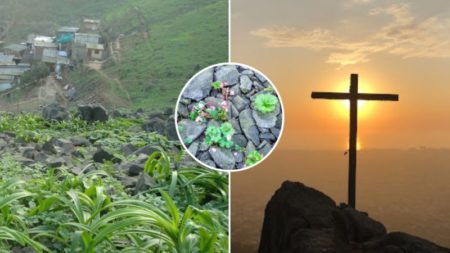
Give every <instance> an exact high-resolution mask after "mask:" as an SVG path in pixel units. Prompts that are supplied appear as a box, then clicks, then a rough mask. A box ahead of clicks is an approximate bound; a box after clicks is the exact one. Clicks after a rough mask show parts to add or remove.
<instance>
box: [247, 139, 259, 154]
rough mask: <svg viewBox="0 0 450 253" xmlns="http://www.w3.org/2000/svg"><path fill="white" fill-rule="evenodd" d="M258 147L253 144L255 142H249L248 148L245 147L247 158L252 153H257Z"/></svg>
mask: <svg viewBox="0 0 450 253" xmlns="http://www.w3.org/2000/svg"><path fill="white" fill-rule="evenodd" d="M255 150H256V147H255V145H254V144H253V142H251V141H249V142H248V143H247V147H245V156H248V154H250V153H251V152H252V151H255Z"/></svg>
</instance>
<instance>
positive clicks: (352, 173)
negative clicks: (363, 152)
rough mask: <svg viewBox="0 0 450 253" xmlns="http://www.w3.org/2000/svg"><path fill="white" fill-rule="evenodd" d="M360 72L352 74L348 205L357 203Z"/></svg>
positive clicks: (352, 205) (353, 205)
mask: <svg viewBox="0 0 450 253" xmlns="http://www.w3.org/2000/svg"><path fill="white" fill-rule="evenodd" d="M357 128H358V74H351V76H350V133H349V152H348V154H349V158H348V159H349V160H348V171H349V173H348V205H349V206H351V207H353V208H355V205H356V203H355V202H356V148H357V147H356V145H357V141H356V138H357V131H358V129H357Z"/></svg>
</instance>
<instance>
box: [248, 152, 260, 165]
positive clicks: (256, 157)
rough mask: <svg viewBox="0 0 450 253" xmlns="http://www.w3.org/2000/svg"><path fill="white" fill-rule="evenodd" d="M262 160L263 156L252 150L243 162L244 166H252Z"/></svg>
mask: <svg viewBox="0 0 450 253" xmlns="http://www.w3.org/2000/svg"><path fill="white" fill-rule="evenodd" d="M262 158H263V156H262V155H261V154H260V153H259V152H258V151H256V150H253V151H252V152H250V153H249V154H248V155H247V159H246V160H245V165H246V166H252V165H254V164H256V163H258V162H259V161H261V160H262Z"/></svg>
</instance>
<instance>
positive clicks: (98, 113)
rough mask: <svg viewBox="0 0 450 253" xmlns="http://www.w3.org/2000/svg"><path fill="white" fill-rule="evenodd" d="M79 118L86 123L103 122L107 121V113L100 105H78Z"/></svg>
mask: <svg viewBox="0 0 450 253" xmlns="http://www.w3.org/2000/svg"><path fill="white" fill-rule="evenodd" d="M78 113H79V115H80V118H81V119H83V120H85V121H87V122H96V121H98V122H105V121H107V120H108V112H107V111H106V109H105V108H104V107H103V106H102V105H100V104H89V105H78Z"/></svg>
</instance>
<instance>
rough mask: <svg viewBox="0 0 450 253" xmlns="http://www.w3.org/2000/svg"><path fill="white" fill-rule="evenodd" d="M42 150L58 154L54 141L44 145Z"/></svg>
mask: <svg viewBox="0 0 450 253" xmlns="http://www.w3.org/2000/svg"><path fill="white" fill-rule="evenodd" d="M42 150H43V151H45V152H47V153H51V154H56V148H55V146H54V145H53V143H52V141H47V142H45V143H44V145H42Z"/></svg>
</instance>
